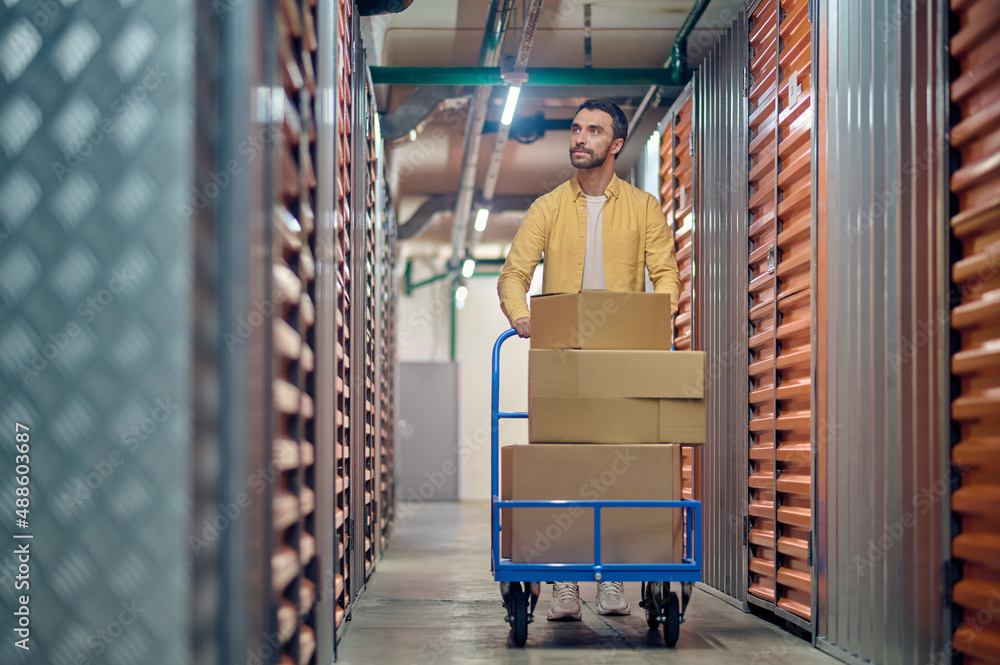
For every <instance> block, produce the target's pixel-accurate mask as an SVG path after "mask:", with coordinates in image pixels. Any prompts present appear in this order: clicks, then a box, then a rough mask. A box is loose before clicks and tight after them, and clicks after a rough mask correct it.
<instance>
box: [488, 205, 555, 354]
mask: <svg viewBox="0 0 1000 665" xmlns="http://www.w3.org/2000/svg"><path fill="white" fill-rule="evenodd" d="M545 237H546V233H545V215H544V214H543V211H542V207H541V206H540V205H539V202H538V201H536V202H535V203H532V204H531V207H530V208H528V214H526V215H525V216H524V222H522V223H521V228H519V229H518V230H517V234H516V235H515V236H514V242H513V244H512V245H511V246H510V251H509V252H508V253H507V261H506V262H505V263H504V264H503V270H501V271H500V277H499V278H498V279H497V293H498V294H499V296H500V309H501V310H502V311H503V313H504V314H505V315H506V316H507V319H508V320H509V321H510V323H511V325H512V326H514V327H515V328H517V329H518V333H520V332H521V327H518V326H516V325H514V323H515V322H520V320H521V319H527V318H528V316H529V312H528V300H527V294H528V289H529V288H530V287H531V277H532V275H534V273H535V268H536V267H538V262H539V261H541V260H542V252H544V250H545ZM527 325H528V324H527V323H526V322H524V323H523V325H522V327H524V328H525V332H527V331H528V329H527ZM522 336H526V335H522Z"/></svg>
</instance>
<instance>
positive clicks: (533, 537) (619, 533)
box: [500, 443, 683, 564]
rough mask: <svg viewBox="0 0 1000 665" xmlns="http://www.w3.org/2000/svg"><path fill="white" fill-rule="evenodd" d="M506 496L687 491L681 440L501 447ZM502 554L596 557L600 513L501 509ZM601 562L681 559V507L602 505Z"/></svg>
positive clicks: (530, 558) (520, 558) (570, 559)
mask: <svg viewBox="0 0 1000 665" xmlns="http://www.w3.org/2000/svg"><path fill="white" fill-rule="evenodd" d="M500 458H501V466H500V470H501V475H500V485H501V492H500V498H501V499H504V500H553V499H566V500H572V499H577V500H579V499H584V500H590V499H608V500H617V499H631V500H673V501H676V500H679V499H680V498H681V456H680V447H679V446H675V445H653V446H650V445H602V444H593V443H585V444H566V443H558V444H530V445H513V446H505V447H503V448H501V449H500ZM501 513H502V516H501V524H502V526H503V528H502V530H501V532H500V534H501V539H500V540H501V545H500V556H501V557H503V558H509V559H511V560H512V561H513V562H515V563H591V562H592V561H593V560H594V516H593V511H592V510H590V509H587V508H568V507H561V508H554V509H550V508H519V509H516V510H515V509H503V510H502V511H501ZM601 523H602V524H601V539H602V556H601V560H602V562H603V563H639V564H655V563H680V562H681V556H682V546H683V537H682V528H683V526H682V525H683V519H682V511H681V509H679V508H613V509H602V510H601Z"/></svg>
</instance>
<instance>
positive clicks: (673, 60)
mask: <svg viewBox="0 0 1000 665" xmlns="http://www.w3.org/2000/svg"><path fill="white" fill-rule="evenodd" d="M710 1H711V0H697V2H695V3H694V7H692V8H691V12H690V13H689V14H688V15H687V17H686V18H685V19H684V23H682V24H681V28H680V30H679V31H678V32H677V36H676V37H674V45H673V47H672V48H671V49H670V57H669V58H667V61H666V62H665V63H663V67H664V69H666V70H668V71H669V72H670V82H672V83H673V84H674V85H683V84H684V83H685V82H686V81H685V80H684V76H685V74H686V73H687V39H688V36H689V35H690V34H691V31H692V30H694V27H695V26H696V25H697V24H698V21H699V20H700V19H701V16H702V14H704V13H705V10H706V9H708V3H709V2H710ZM660 95H661V93H660V91H659V89H658V87H657V86H655V85H652V86H650V87H649V90H647V91H646V96H645V97H643V98H642V101H641V102H640V103H639V108H637V109H636V110H635V113H634V114H633V115H632V121H631V122H630V123H629V124H628V137H627V138H626V139H625V140H626V142H627V141H628V139H629V138H631V137H632V130H634V129H635V128H636V127H638V126H639V123H641V122H642V119H643V118H644V117H645V116H646V113H647V112H649V109H651V108H656V106H657V105H658V104H659V103H660ZM623 149H624V146H623Z"/></svg>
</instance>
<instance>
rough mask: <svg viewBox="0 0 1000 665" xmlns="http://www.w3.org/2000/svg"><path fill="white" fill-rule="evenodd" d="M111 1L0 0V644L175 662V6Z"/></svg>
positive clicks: (184, 381) (180, 51) (185, 178)
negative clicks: (19, 542) (23, 548)
mask: <svg viewBox="0 0 1000 665" xmlns="http://www.w3.org/2000/svg"><path fill="white" fill-rule="evenodd" d="M123 4H125V5H127V6H125V7H119V6H115V5H113V4H110V3H79V4H76V3H71V2H65V3H64V4H60V3H57V2H54V1H49V2H22V3H14V2H9V1H8V2H6V3H4V8H2V9H0V26H2V27H0V151H2V155H3V157H2V158H0V383H2V388H0V395H2V398H0V428H2V431H3V434H2V435H0V441H2V442H3V443H2V444H0V449H2V450H3V456H4V463H3V469H4V471H5V473H3V474H2V475H0V497H2V501H3V505H4V506H5V508H6V507H10V509H5V510H3V511H2V513H0V515H2V516H0V523H2V524H3V530H4V532H5V533H11V532H12V531H15V525H14V524H13V520H14V514H13V506H14V477H13V475H14V474H13V470H12V469H11V467H10V466H9V463H10V462H13V454H14V451H13V449H12V445H13V442H14V434H13V433H14V428H15V425H14V423H15V422H20V423H23V424H25V425H27V426H28V427H30V434H31V436H30V439H31V453H30V458H31V464H30V466H31V474H30V477H31V484H30V499H31V504H30V513H29V517H28V520H27V521H28V527H27V528H23V529H20V528H18V529H16V531H17V532H19V533H21V534H30V535H32V536H33V538H32V539H31V540H25V541H24V542H28V543H30V545H29V548H30V551H31V560H30V566H31V572H30V576H31V577H30V585H31V586H30V589H28V590H22V591H19V592H18V593H19V595H20V594H22V593H27V594H30V605H29V607H30V611H31V617H32V618H33V620H32V622H31V624H30V630H31V633H30V642H29V644H30V646H31V651H30V652H28V651H24V650H22V649H18V648H15V647H14V646H13V645H12V643H11V640H10V639H5V640H4V641H3V643H2V646H0V660H2V661H3V662H4V663H21V662H25V663H26V662H32V663H52V664H54V665H60V664H63V663H67V664H68V663H76V662H81V659H85V660H86V662H91V663H137V662H142V663H186V662H189V658H188V651H187V649H188V640H187V631H188V628H187V622H188V619H187V612H188V608H189V600H188V581H187V570H188V558H189V550H188V545H187V536H188V510H189V506H188V500H187V497H188V494H189V488H188V481H187V478H188V473H187V472H188V441H189V410H188V401H189V400H188V388H187V386H188V383H189V381H188V369H187V368H188V365H189V363H188V357H189V351H188V344H189V326H190V321H189V317H188V314H187V311H188V309H187V303H188V301H189V297H190V279H189V273H190V267H191V265H190V264H191V260H190V246H191V242H190V235H189V232H188V227H187V224H186V220H185V219H184V217H183V215H182V214H181V206H182V204H183V203H184V202H185V200H186V197H187V196H188V194H189V181H190V179H191V166H190V164H191V142H190V141H186V140H179V139H178V137H185V136H187V135H188V134H189V131H188V128H189V123H190V108H191V86H190V79H191V67H190V63H189V59H188V56H187V53H189V50H190V49H189V46H190V44H189V40H190V36H191V34H192V32H193V30H192V28H193V22H192V18H191V7H190V3H187V2H176V3H175V2H171V3H160V2H155V1H153V0H137V1H136V2H134V3H123ZM6 549H7V548H5V550H6ZM12 563H13V559H12V557H11V556H10V555H9V554H4V555H3V557H2V558H0V565H2V566H3V568H2V573H0V575H2V576H3V578H4V581H3V583H2V584H0V598H2V601H3V606H4V607H5V608H11V607H14V606H15V598H14V586H13V584H11V583H9V581H8V579H7V578H8V575H9V574H10V573H11V572H12V568H11V564H12Z"/></svg>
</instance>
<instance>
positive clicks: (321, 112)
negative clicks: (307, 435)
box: [310, 2, 343, 663]
mask: <svg viewBox="0 0 1000 665" xmlns="http://www.w3.org/2000/svg"><path fill="white" fill-rule="evenodd" d="M315 31H316V43H317V51H318V54H319V55H318V57H317V62H316V63H315V64H316V104H315V107H316V113H315V118H314V120H313V122H314V123H315V126H316V141H315V151H316V180H317V183H318V185H317V190H316V200H315V217H316V232H315V233H314V234H313V237H312V238H311V241H310V245H311V247H312V249H313V253H314V254H315V257H316V280H315V290H314V297H315V301H316V327H315V339H314V344H315V351H316V361H315V369H314V374H313V376H314V386H315V392H316V400H315V402H316V426H315V440H314V442H315V446H316V462H315V472H314V476H313V481H314V483H315V488H314V489H315V492H316V513H315V515H316V520H315V523H314V526H315V529H316V531H315V534H316V540H317V560H316V576H317V578H318V579H319V580H320V581H321V582H322V585H321V587H320V593H319V598H318V599H317V605H316V612H315V627H316V662H317V663H329V662H331V660H332V659H333V657H334V653H335V649H336V646H335V641H336V638H337V631H336V626H337V610H338V607H339V606H338V596H339V594H338V593H337V583H338V580H340V581H341V584H342V580H343V577H342V576H341V569H340V565H339V558H340V557H339V556H338V554H339V552H338V550H339V543H340V537H339V531H338V528H337V524H336V515H337V511H338V500H339V497H340V493H341V492H342V490H341V489H340V487H339V485H340V482H338V481H339V479H340V476H339V475H338V472H337V449H338V439H337V432H338V424H337V417H336V414H337V412H338V408H339V402H338V392H337V381H338V378H339V374H338V367H339V363H340V360H339V358H338V357H337V350H338V348H341V349H342V348H343V347H342V345H341V336H340V329H339V327H338V325H337V315H338V314H341V313H340V312H339V310H338V305H339V296H338V290H337V278H338V277H337V274H338V261H339V259H338V241H337V228H336V219H335V211H336V207H335V202H336V197H337V193H336V182H337V174H338V170H337V166H336V155H335V147H334V146H335V144H336V139H337V137H338V134H337V118H336V115H337V112H336V108H337V77H336V66H335V65H336V62H335V57H334V54H335V53H336V47H337V16H336V7H335V6H334V5H333V3H328V2H325V3H320V4H319V5H318V6H317V7H316V24H315Z"/></svg>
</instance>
